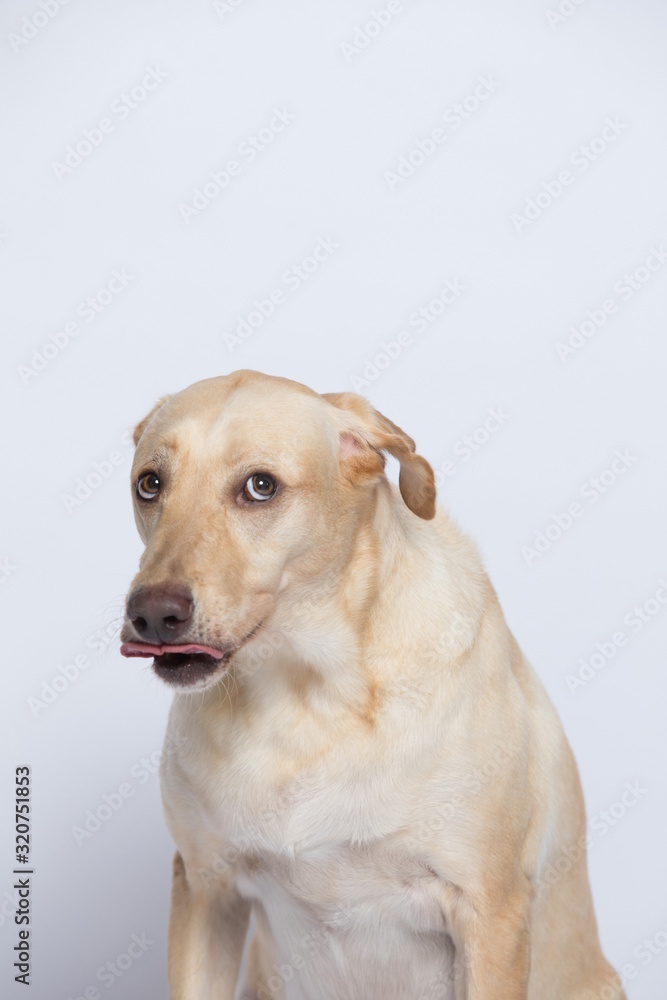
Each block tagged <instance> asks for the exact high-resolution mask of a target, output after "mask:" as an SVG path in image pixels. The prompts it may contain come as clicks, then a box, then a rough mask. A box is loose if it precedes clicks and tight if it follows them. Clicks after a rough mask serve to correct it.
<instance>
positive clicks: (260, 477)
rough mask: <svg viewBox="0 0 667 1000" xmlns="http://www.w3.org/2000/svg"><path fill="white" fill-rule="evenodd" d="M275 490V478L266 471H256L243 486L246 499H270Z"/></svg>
mask: <svg viewBox="0 0 667 1000" xmlns="http://www.w3.org/2000/svg"><path fill="white" fill-rule="evenodd" d="M275 492H276V484H275V480H274V479H272V478H271V476H269V475H268V474H267V473H266V472H256V473H255V475H254V476H250V478H249V479H248V480H247V482H246V484H245V486H244V487H243V495H244V497H245V498H246V500H270V499H271V497H272V496H273V494H274V493H275Z"/></svg>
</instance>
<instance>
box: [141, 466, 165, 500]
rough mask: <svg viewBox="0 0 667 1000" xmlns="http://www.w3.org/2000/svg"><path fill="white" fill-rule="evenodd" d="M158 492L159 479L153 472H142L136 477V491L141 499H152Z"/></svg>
mask: <svg viewBox="0 0 667 1000" xmlns="http://www.w3.org/2000/svg"><path fill="white" fill-rule="evenodd" d="M159 492H160V480H159V479H158V477H157V476H156V475H155V473H154V472H143V473H142V474H141V475H140V476H139V478H138V479H137V493H138V494H139V496H140V497H141V499H142V500H153V498H154V497H156V496H157V495H158V493H159Z"/></svg>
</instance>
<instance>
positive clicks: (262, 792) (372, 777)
mask: <svg viewBox="0 0 667 1000" xmlns="http://www.w3.org/2000/svg"><path fill="white" fill-rule="evenodd" d="M229 735H230V738H231V733H230V734H229ZM378 739H381V736H377V737H376V740H378ZM280 747H281V749H280V750H277V748H276V742H275V740H271V741H268V742H266V743H265V742H263V741H262V740H259V741H255V742H253V741H250V740H242V741H239V742H238V743H236V744H235V745H234V746H233V751H230V752H225V754H224V755H223V756H221V757H218V758H217V762H216V765H217V766H216V767H215V771H214V773H211V771H210V770H209V769H208V768H206V767H205V768H203V769H197V768H196V767H194V766H193V767H190V766H189V765H188V763H187V759H186V760H184V761H182V762H181V763H180V764H177V766H176V768H175V770H174V771H172V773H168V774H165V775H163V777H164V778H166V780H165V782H164V787H165V800H166V801H167V803H168V800H169V796H170V795H175V796H176V797H178V798H179V801H180V803H181V805H180V814H181V815H184V814H186V813H187V815H188V816H189V824H190V831H191V832H193V831H194V830H195V829H196V828H199V829H202V828H205V829H206V830H207V831H208V834H207V836H206V838H205V839H204V840H202V841H201V849H200V851H199V852H198V865H199V866H200V870H201V869H204V870H205V871H207V872H208V873H209V875H210V876H211V877H214V876H215V874H216V872H220V871H224V872H225V873H226V874H227V875H231V876H232V878H233V881H234V882H235V884H236V886H237V888H238V890H239V892H240V893H241V894H242V895H243V896H245V897H246V898H248V899H250V900H251V901H252V903H253V911H254V913H255V919H256V922H257V923H258V925H259V924H262V926H263V938H264V940H266V941H267V942H269V943H270V948H271V951H272V953H273V955H274V957H275V961H276V962H277V963H278V965H281V966H283V967H284V968H287V967H288V966H289V967H290V968H292V967H293V969H294V978H293V981H291V982H290V984H289V986H288V985H287V984H285V997H287V998H290V1000H291V998H294V1000H297V998H299V1000H300V998H301V997H304V998H306V997H308V998H312V997H313V996H317V997H318V998H320V1000H328V998H329V997H331V998H332V1000H333V998H336V1000H343V998H346V997H349V998H350V1000H359V998H360V997H364V996H365V997H375V996H380V995H381V996H383V998H386V1000H389V998H394V997H395V998H398V997H401V998H403V997H405V996H414V997H415V998H417V997H422V996H423V997H425V998H426V997H428V998H429V1000H430V997H431V994H430V993H429V992H428V991H429V989H430V988H431V985H430V984H433V983H436V984H438V988H439V990H440V992H438V993H435V994H433V995H434V996H436V995H437V996H438V997H447V996H449V986H448V985H443V983H446V982H447V980H446V979H445V980H443V978H442V977H443V975H445V976H446V975H447V973H446V970H447V968H448V963H449V960H450V958H451V956H450V955H449V950H450V945H451V942H449V939H448V938H447V923H446V918H445V916H444V915H443V910H442V905H441V903H442V898H441V892H440V890H441V888H442V886H441V883H440V880H439V877H438V875H437V874H436V872H435V871H433V870H432V869H431V868H429V866H428V864H427V863H426V862H425V861H424V859H423V858H421V857H420V856H419V855H420V852H419V851H416V850H414V841H411V840H410V837H411V834H412V833H413V832H414V825H415V819H416V816H417V814H418V812H419V809H420V808H424V807H426V808H429V806H428V802H426V801H425V797H426V791H427V789H428V782H427V781H426V780H423V779H424V778H425V777H428V776H423V775H421V776H420V773H419V768H418V767H417V765H416V763H415V760H414V758H413V757H412V755H411V754H410V753H409V752H406V747H405V746H403V747H402V748H401V747H400V746H399V745H398V743H397V741H396V740H394V742H393V746H386V745H384V746H382V745H380V744H379V743H378V742H372V741H371V742H369V743H368V744H367V745H366V746H365V747H364V744H363V740H360V741H357V742H356V743H355V742H353V741H352V742H349V743H346V742H345V741H341V743H340V744H336V743H333V744H329V745H328V746H327V748H326V749H325V750H324V751H323V749H322V743H319V744H318V741H317V738H316V734H313V740H312V753H311V755H310V759H307V758H306V759H304V758H303V757H302V758H301V762H300V763H299V755H298V753H296V751H295V744H291V743H290V740H289V736H288V735H287V734H286V735H285V739H284V741H282V742H281V744H280ZM192 759H193V761H196V762H198V763H199V764H200V765H201V761H202V751H201V747H199V748H198V750H197V752H196V753H195V754H194V756H193V758H192ZM209 762H210V761H207V763H209ZM166 766H167V768H168V767H169V764H168V763H167V765H166ZM187 801H190V803H191V806H190V807H188V808H187V809H185V808H184V806H186V803H187ZM175 835H176V834H175ZM176 839H177V841H178V836H177V837H176ZM179 846H180V845H179ZM294 956H297V957H296V959H295V958H294ZM302 959H303V962H304V963H305V964H304V965H303V968H301V965H300V963H301V960H302ZM290 963H293V966H292V965H290ZM443 970H445V971H444V972H443ZM297 971H298V974H297ZM313 977H314V978H313ZM324 983H328V984H329V986H330V990H331V992H330V993H327V992H326V990H325V987H324V986H323V984H324ZM383 983H384V986H382V984H383ZM327 988H329V987H327ZM378 990H380V992H378Z"/></svg>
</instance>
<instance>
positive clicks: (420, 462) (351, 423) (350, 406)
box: [323, 392, 435, 521]
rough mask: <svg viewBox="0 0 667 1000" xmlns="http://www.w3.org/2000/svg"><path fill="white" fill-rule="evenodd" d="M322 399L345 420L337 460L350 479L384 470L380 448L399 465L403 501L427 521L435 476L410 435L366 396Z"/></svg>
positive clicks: (432, 505) (432, 509)
mask: <svg viewBox="0 0 667 1000" xmlns="http://www.w3.org/2000/svg"><path fill="white" fill-rule="evenodd" d="M323 398H324V399H326V400H327V402H329V403H331V405H332V406H335V407H336V408H337V409H338V410H341V411H343V413H344V414H345V419H344V422H343V426H342V428H341V437H340V459H341V463H342V465H343V466H344V468H345V471H346V474H347V475H348V477H349V478H350V479H352V480H353V481H360V480H362V479H364V478H368V477H369V476H377V475H380V474H381V473H382V472H383V470H384V455H383V454H382V452H383V451H388V452H389V454H390V455H393V456H394V458H397V459H398V461H399V462H400V465H401V471H400V474H399V477H398V487H399V489H400V491H401V496H402V497H403V499H404V500H405V502H406V504H407V505H408V507H409V508H410V510H411V511H413V512H414V513H415V514H417V515H418V516H419V517H422V518H424V519H425V520H427V521H428V520H430V519H431V518H432V517H433V516H434V514H435V477H434V475H433V469H432V468H431V466H430V465H429V464H428V462H427V461H426V459H425V458H422V457H421V455H417V454H416V452H415V443H414V441H413V440H412V438H411V437H408V435H407V434H406V433H405V432H404V431H402V430H401V428H400V427H397V426H396V424H394V423H392V421H391V420H389V419H388V418H387V417H384V416H383V415H382V414H381V413H379V412H378V411H377V410H374V409H373V407H372V406H371V404H370V403H369V402H368V400H367V399H364V398H363V396H358V395H357V394H356V393H354V392H325V393H323Z"/></svg>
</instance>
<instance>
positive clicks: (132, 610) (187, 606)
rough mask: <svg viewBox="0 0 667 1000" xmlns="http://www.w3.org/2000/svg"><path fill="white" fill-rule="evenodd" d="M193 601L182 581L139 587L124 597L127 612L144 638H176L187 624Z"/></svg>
mask: <svg viewBox="0 0 667 1000" xmlns="http://www.w3.org/2000/svg"><path fill="white" fill-rule="evenodd" d="M193 603H194V602H193V599H192V592H191V590H190V588H189V587H186V586H183V585H181V584H167V585H165V584H162V585H156V586H150V587H138V588H137V590H134V591H133V592H132V593H131V594H130V596H129V597H128V599H127V616H128V618H129V619H130V621H131V622H132V624H133V626H134V628H135V630H136V632H137V634H138V635H140V636H141V638H142V639H143V640H144V641H145V642H160V643H169V642H176V641H177V640H178V639H180V638H181V637H182V636H183V634H184V633H185V632H186V631H187V629H188V628H189V626H190V623H191V621H192V611H193Z"/></svg>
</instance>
